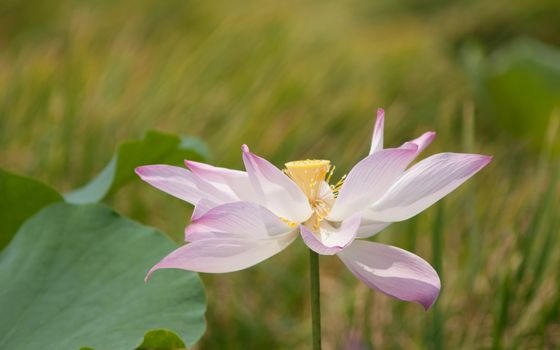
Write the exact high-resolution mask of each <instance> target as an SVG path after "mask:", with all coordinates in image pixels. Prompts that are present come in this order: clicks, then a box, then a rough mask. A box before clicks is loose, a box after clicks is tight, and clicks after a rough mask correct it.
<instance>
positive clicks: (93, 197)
mask: <svg viewBox="0 0 560 350" xmlns="http://www.w3.org/2000/svg"><path fill="white" fill-rule="evenodd" d="M207 158H208V150H207V149H206V146H205V145H204V143H203V142H201V141H200V140H197V139H191V138H180V137H178V136H175V135H171V134H165V133H161V132H157V131H148V132H147V133H146V135H145V136H144V139H142V140H134V141H125V142H123V143H122V144H120V145H119V147H118V148H117V151H116V153H115V155H114V156H113V158H112V159H111V161H110V162H109V164H107V166H106V167H105V168H104V169H103V170H102V171H101V173H100V174H99V175H98V176H97V177H96V178H95V179H93V180H92V181H91V182H89V183H88V184H86V185H85V186H83V187H80V188H78V189H76V190H74V191H72V192H70V193H67V194H66V195H65V199H66V201H67V202H69V203H75V204H84V203H96V202H100V201H102V200H103V199H104V198H106V197H107V196H109V195H110V194H112V193H114V192H116V191H117V190H118V189H119V188H121V187H123V186H124V185H126V184H127V183H128V182H130V181H132V180H133V179H134V178H136V175H135V174H134V168H136V167H137V166H140V165H147V164H154V163H164V164H172V165H179V164H183V160H185V159H190V160H204V159H207Z"/></svg>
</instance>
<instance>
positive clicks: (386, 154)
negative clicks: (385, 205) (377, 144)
mask: <svg viewBox="0 0 560 350" xmlns="http://www.w3.org/2000/svg"><path fill="white" fill-rule="evenodd" d="M416 149H417V146H415V145H414V144H412V145H411V146H410V147H408V148H393V149H384V150H381V151H378V152H375V153H373V154H371V155H369V156H367V157H366V158H364V159H362V160H361V161H360V162H359V163H358V164H356V165H355V166H354V168H352V170H350V173H348V176H347V177H346V180H345V181H344V184H343V185H342V189H341V190H340V193H339V195H338V197H337V199H336V201H335V203H334V206H333V208H332V210H331V212H330V213H329V216H328V217H327V218H328V219H329V220H331V221H342V220H344V219H346V218H347V217H349V216H350V215H352V214H354V213H356V212H358V211H361V210H363V209H365V208H366V207H368V206H369V205H371V204H373V203H375V201H376V200H378V199H379V198H380V197H381V196H382V195H383V193H385V191H387V189H388V188H389V187H390V186H391V185H392V184H393V183H394V182H395V181H396V180H397V179H398V177H399V176H400V175H401V173H402V172H403V171H404V169H405V168H406V167H407V166H408V164H410V162H411V161H412V160H413V159H414V157H416Z"/></svg>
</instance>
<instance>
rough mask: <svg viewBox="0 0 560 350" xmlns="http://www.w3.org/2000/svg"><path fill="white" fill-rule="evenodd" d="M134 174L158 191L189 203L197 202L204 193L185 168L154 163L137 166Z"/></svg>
mask: <svg viewBox="0 0 560 350" xmlns="http://www.w3.org/2000/svg"><path fill="white" fill-rule="evenodd" d="M135 172H136V174H137V175H138V176H139V177H140V178H141V179H142V180H143V181H145V182H147V183H148V184H150V185H152V186H153V187H155V188H157V189H158V190H160V191H163V192H165V193H168V194H170V195H172V196H174V197H177V198H179V199H182V200H184V201H186V202H189V203H191V204H195V203H197V202H198V201H199V200H200V199H201V198H203V197H204V196H205V194H204V193H203V192H202V191H201V190H200V188H199V187H198V184H197V180H196V178H195V177H194V175H193V174H192V173H191V172H190V171H188V170H187V169H184V168H180V167H176V166H171V165H163V164H155V165H144V166H139V167H137V168H136V169H135Z"/></svg>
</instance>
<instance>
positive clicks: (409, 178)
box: [363, 153, 492, 222]
mask: <svg viewBox="0 0 560 350" xmlns="http://www.w3.org/2000/svg"><path fill="white" fill-rule="evenodd" d="M491 159H492V157H489V156H483V155H478V154H461V153H440V154H436V155H433V156H431V157H429V158H426V159H424V160H422V161H421V162H419V163H417V164H415V165H414V166H413V167H412V168H410V169H409V170H407V171H406V172H405V173H404V174H403V175H402V176H401V178H399V180H398V181H397V182H396V183H395V184H393V186H391V188H390V189H389V190H388V191H387V192H386V193H385V195H384V196H383V197H382V198H381V199H379V200H378V201H377V202H376V203H374V204H373V205H372V206H371V207H369V208H368V209H367V210H365V211H364V214H363V215H364V218H366V219H368V220H375V221H386V222H394V221H402V220H406V219H409V218H411V217H413V216H414V215H416V214H418V213H420V212H421V211H423V210H424V209H426V208H428V207H429V206H431V205H432V204H434V203H435V202H437V201H438V200H440V199H441V198H443V197H444V196H446V195H447V194H448V193H449V192H451V191H453V190H454V189H456V188H457V187H458V186H459V185H461V184H462V183H463V182H465V181H466V180H467V179H469V178H470V177H471V176H473V175H474V174H475V173H477V172H478V171H479V170H480V169H482V168H484V167H485V166H486V165H487V164H488V163H489V162H490V160H491Z"/></svg>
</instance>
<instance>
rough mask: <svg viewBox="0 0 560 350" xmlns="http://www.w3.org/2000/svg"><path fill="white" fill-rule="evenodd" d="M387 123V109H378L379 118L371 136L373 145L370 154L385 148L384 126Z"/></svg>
mask: <svg viewBox="0 0 560 350" xmlns="http://www.w3.org/2000/svg"><path fill="white" fill-rule="evenodd" d="M384 124H385V111H384V110H383V108H378V109H377V119H376V120H375V127H374V128H373V136H372V138H371V147H370V149H369V154H372V153H374V152H377V151H381V150H382V149H383V126H384Z"/></svg>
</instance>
